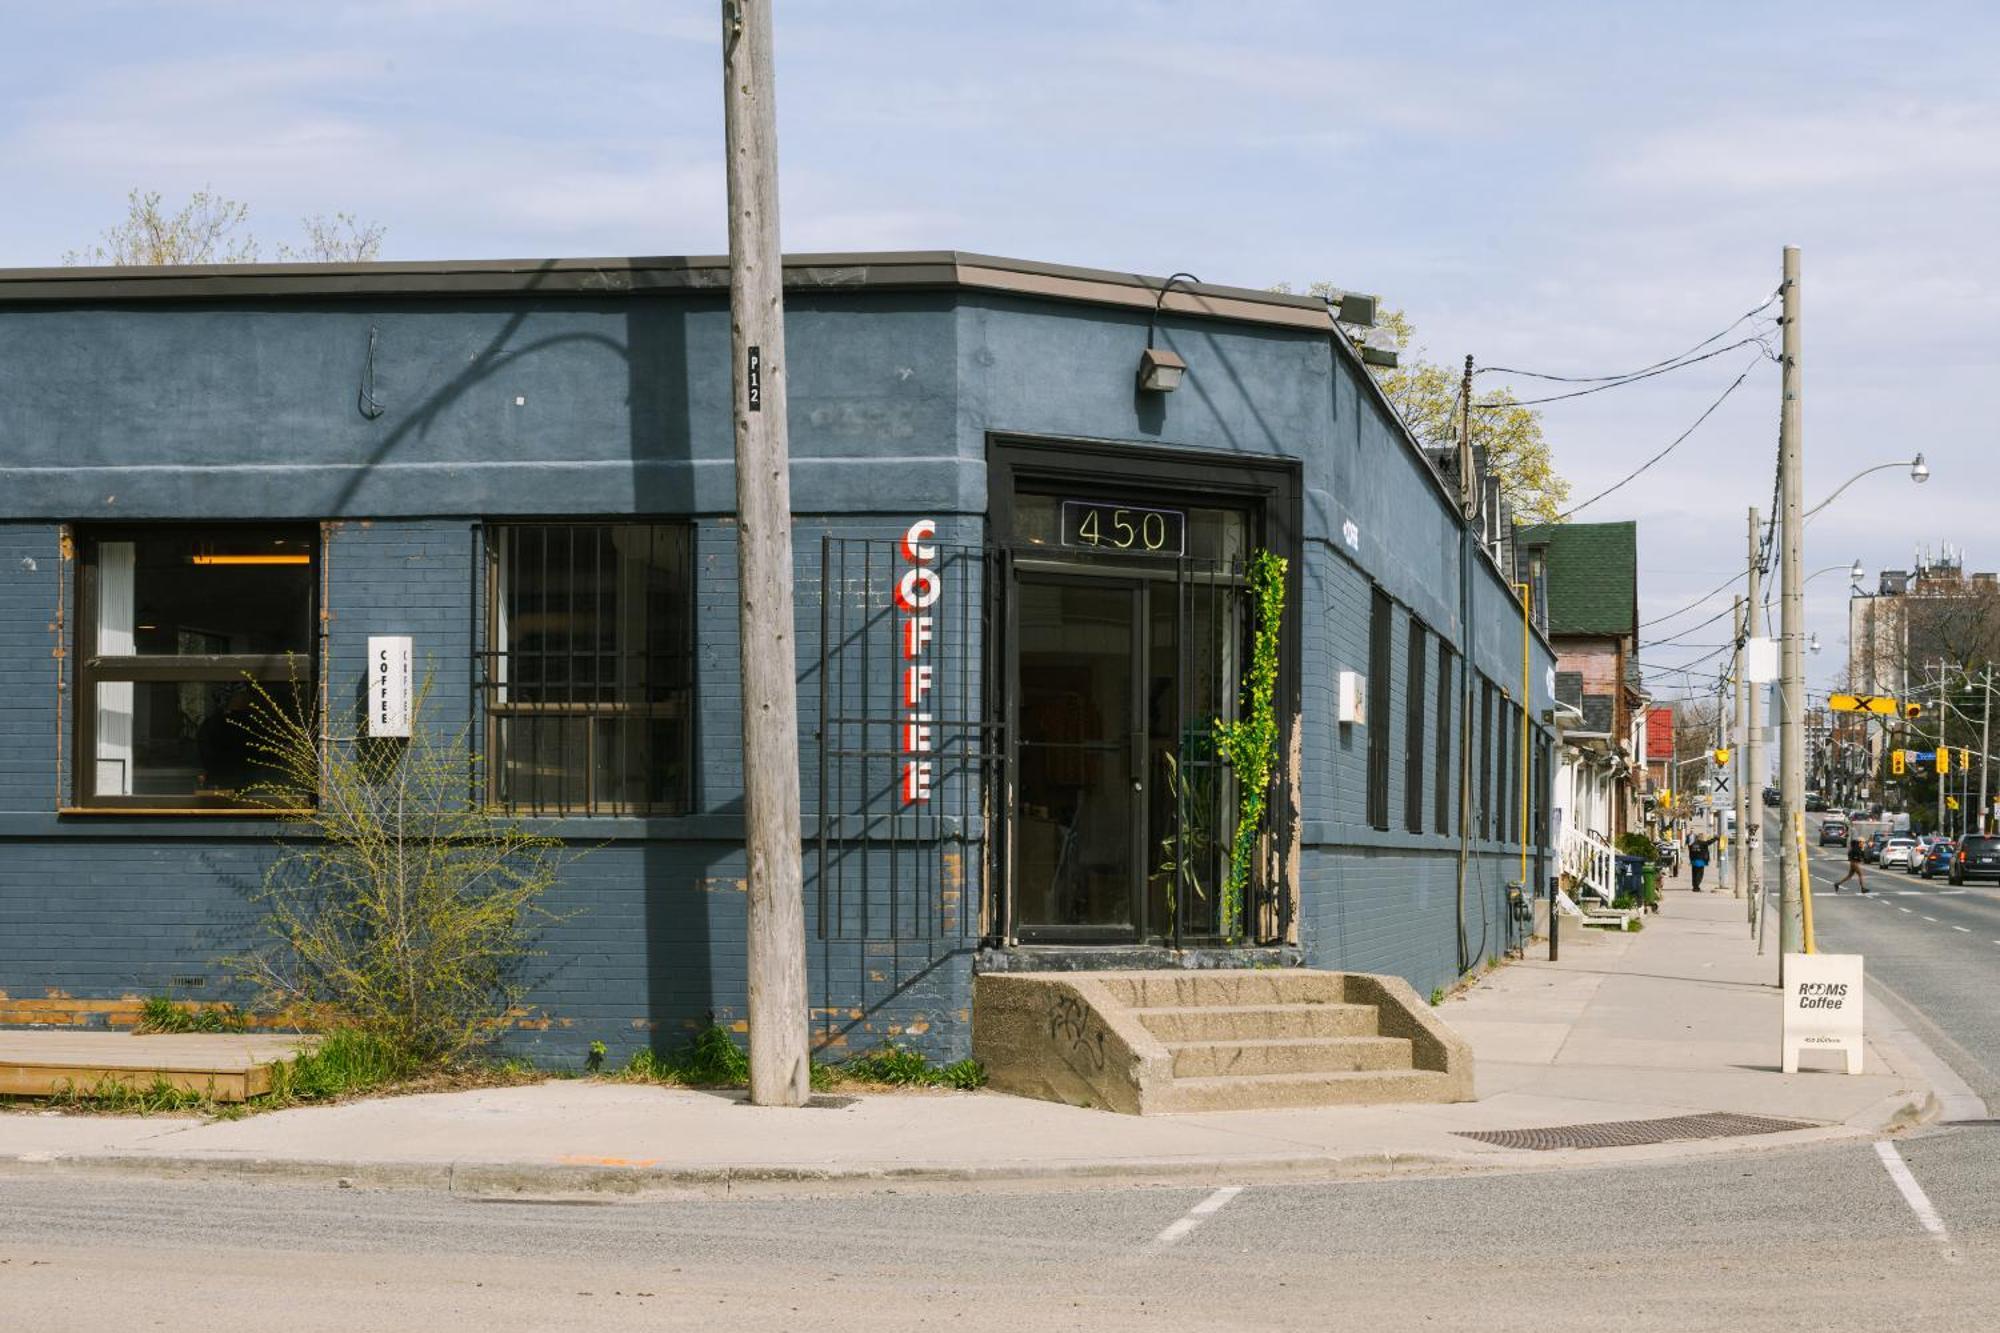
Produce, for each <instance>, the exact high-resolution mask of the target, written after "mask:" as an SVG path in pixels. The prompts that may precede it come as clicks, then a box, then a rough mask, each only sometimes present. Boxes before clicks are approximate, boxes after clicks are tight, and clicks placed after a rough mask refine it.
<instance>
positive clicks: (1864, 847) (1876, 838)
mask: <svg viewBox="0 0 2000 1333" xmlns="http://www.w3.org/2000/svg"><path fill="white" fill-rule="evenodd" d="M1887 841H1889V831H1888V830H1887V829H1876V830H1875V832H1874V833H1873V834H1872V835H1871V836H1870V837H1869V839H1868V841H1867V842H1865V843H1863V844H1861V855H1862V856H1863V857H1864V858H1866V859H1867V861H1868V864H1869V865H1871V866H1872V865H1875V864H1877V863H1879V862H1880V861H1881V859H1882V844H1883V843H1885V842H1887Z"/></svg>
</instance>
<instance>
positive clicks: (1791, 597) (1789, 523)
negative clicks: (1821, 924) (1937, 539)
mask: <svg viewBox="0 0 2000 1333" xmlns="http://www.w3.org/2000/svg"><path fill="white" fill-rule="evenodd" d="M1784 294H1785V302H1784V346H1783V351H1784V357H1783V365H1782V380H1781V384H1782V392H1783V399H1782V401H1781V403H1780V406H1779V416H1778V481H1779V494H1780V499H1779V506H1780V507H1779V510H1778V515H1779V520H1780V527H1781V529H1782V533H1783V537H1782V540H1781V541H1780V543H1779V552H1780V564H1779V574H1780V582H1779V588H1778V616H1779V651H1780V654H1781V656H1782V658H1783V661H1782V665H1781V669H1780V673H1779V674H1780V677H1781V683H1780V687H1779V690H1778V706H1779V708H1780V709H1781V710H1782V714H1783V715H1782V716H1781V717H1780V718H1779V719H1778V808H1779V811H1780V814H1781V815H1782V818H1781V819H1780V820H1779V830H1778V837H1779V843H1778V846H1779V850H1780V857H1779V871H1780V875H1781V882H1780V884H1779V885H1778V903H1779V912H1778V950H1779V954H1780V958H1781V960H1782V956H1783V955H1784V954H1788V953H1797V952H1799V951H1800V950H1801V949H1802V948H1804V947H1805V916H1804V910H1805V904H1804V902H1803V900H1802V899H1801V898H1800V896H1799V870H1800V866H1799V854H1800V839H1801V838H1802V837H1803V836H1804V834H1803V830H1804V828H1805V818H1806V815H1805V812H1806V782H1805V779H1806V750H1805V702H1806V661H1805V646H1806V645H1805V633H1806V614H1805V611H1806V599H1805V577H1804V569H1805V565H1804V562H1803V560H1802V558H1801V557H1802V556H1803V555H1804V552H1803V550H1802V549H1801V546H1802V539H1803V537H1804V535H1805V520H1804V512H1805V510H1804V491H1805V459H1804V452H1805V451H1804V442H1803V440H1802V438H1801V436H1802V434H1803V430H1802V423H1801V421H1800V417H1799V409H1800V407H1801V386H1800V383H1799V370H1800V367H1799V359H1800V354H1801V350H1802V349H1801V346H1800V341H1799V247H1797V246H1796V245H1788V246H1786V247H1785V286H1784ZM1780 967H1781V969H1782V961H1781V963H1780Z"/></svg>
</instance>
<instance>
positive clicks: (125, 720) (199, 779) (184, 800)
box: [75, 523, 319, 810]
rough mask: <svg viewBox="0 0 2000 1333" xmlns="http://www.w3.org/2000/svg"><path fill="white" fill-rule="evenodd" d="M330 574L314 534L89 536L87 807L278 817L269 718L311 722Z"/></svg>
mask: <svg viewBox="0 0 2000 1333" xmlns="http://www.w3.org/2000/svg"><path fill="white" fill-rule="evenodd" d="M318 562H319V530H318V528H317V527H315V526H314V525H312V524H286V525H282V526H280V525H264V524H259V525H250V524H166V523H158V524H151V525H147V526H144V527H131V528H111V527H103V528H97V527H93V528H88V529H85V530H83V531H82V532H80V533H79V534H78V536H77V572H78V579H79V583H80V594H81V597H80V600H81V602H82V615H81V617H80V618H79V624H78V632H77V659H78V670H77V675H78V686H79V688H78V691H77V720H76V783H75V794H76V802H77V804H78V805H80V806H87V807H104V808H111V809H152V810H177V809H190V810H206V809H212V808H217V807H221V808H243V807H249V808H260V807H268V804H269V800H270V799H271V798H273V797H275V796H276V794H277V793H276V790H275V789H276V788H277V787H280V786H283V785H284V784H285V776H286V775H285V774H284V773H283V772H282V771H280V770H278V769H276V768H274V767H272V766H271V764H270V763H269V759H268V756H267V755H266V754H265V753H264V751H263V750H262V749H261V748H260V746H261V745H262V744H264V743H265V742H266V741H267V739H268V738H267V737H265V736H264V735H262V734H261V733H262V731H263V727H264V723H265V722H268V721H269V720H270V719H268V718H263V719H261V720H260V714H261V713H262V711H263V710H264V709H265V708H267V707H275V708H280V709H285V710H292V709H297V710H298V711H299V713H300V715H301V716H302V717H303V715H304V714H306V713H308V712H309V711H310V710H311V706H312V700H313V698H314V697H315V693H316V687H315V685H314V664H315V661H316V659H317V656H318V651H317V645H318V635H317V626H318V598H317V589H318V587H319V577H318V573H317V570H318ZM260 693H261V695H262V698H260ZM266 701H268V703H267V702H266Z"/></svg>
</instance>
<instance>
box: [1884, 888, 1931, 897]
mask: <svg viewBox="0 0 2000 1333" xmlns="http://www.w3.org/2000/svg"><path fill="white" fill-rule="evenodd" d="M1889 892H1891V893H1893V894H1895V895H1896V896H1897V897H1898V898H1914V897H1916V896H1917V895H1918V894H1921V893H1922V892H1923V890H1922V889H1891V890H1889Z"/></svg>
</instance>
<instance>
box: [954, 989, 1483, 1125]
mask: <svg viewBox="0 0 2000 1333" xmlns="http://www.w3.org/2000/svg"><path fill="white" fill-rule="evenodd" d="M973 1053H974V1055H975V1056H977V1057H978V1059H979V1060H980V1061H981V1063H983V1064H984V1065H985V1066H986V1069H987V1076H988V1079H989V1082H990V1084H991V1086H993V1087H995V1088H997V1089H999V1090H1001V1091H1005V1092H1017V1093H1021V1094H1023V1095H1027V1096H1034V1097H1044V1098H1048V1099H1050V1100H1055V1101H1066V1102H1070V1103H1072V1104H1076V1105H1086V1106H1096V1107H1105V1108H1109V1109H1111V1110H1118V1111H1126V1112H1136V1113H1139V1114H1152V1113H1159V1112H1182V1111H1222V1110H1251V1109H1261V1108H1267V1107H1289V1106H1338V1105H1365V1104H1372V1103H1385V1102H1438V1101H1464V1100H1469V1099H1470V1098H1471V1096H1472V1057H1471V1052H1470V1050H1469V1048H1467V1047H1466V1045H1465V1043H1464V1042H1463V1041H1462V1040H1460V1039H1459V1038H1458V1037H1457V1036H1456V1035H1455V1034H1453V1033H1452V1032H1451V1030H1450V1029H1449V1028H1447V1027H1445V1025H1444V1024H1443V1023H1441V1022H1439V1021H1438V1019H1437V1018H1436V1016H1435V1015H1433V1014H1432V1013H1431V1012H1430V1009H1429V1006H1427V1005H1425V1004H1424V1003H1423V1002H1422V1001H1421V1000H1419V999H1418V998H1417V995H1416V993H1415V992H1414V991H1413V990H1411V989H1410V986H1409V984H1408V983H1407V982H1404V981H1402V980H1401V979H1400V978H1394V977H1377V976H1369V975H1367V974H1363V973H1347V972H1317V971H1309V970H1306V969H1301V968H1286V969H1276V968H1272V969H1262V968H1258V969H1240V970H1238V969H1218V970H1214V971H1194V970H1188V971H1134V972H1014V973H987V974H982V975H981V976H980V977H979V978H978V979H977V981H976V983H975V988H974V998H973Z"/></svg>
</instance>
